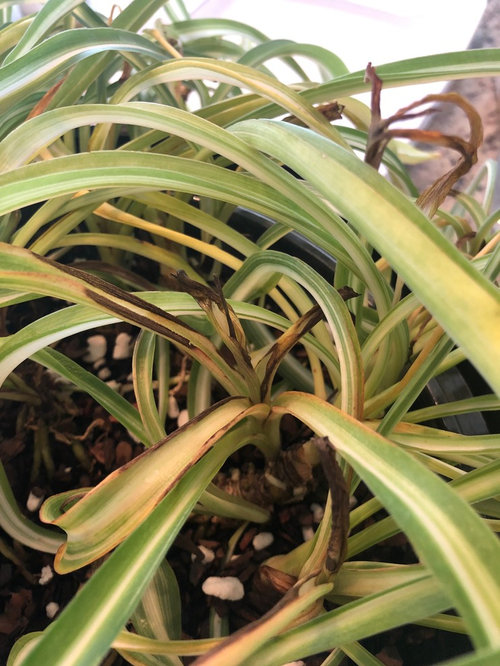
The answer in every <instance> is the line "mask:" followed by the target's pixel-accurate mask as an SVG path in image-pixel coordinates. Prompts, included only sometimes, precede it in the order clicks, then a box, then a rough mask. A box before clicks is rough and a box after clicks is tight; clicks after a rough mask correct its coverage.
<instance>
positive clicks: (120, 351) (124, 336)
mask: <svg viewBox="0 0 500 666" xmlns="http://www.w3.org/2000/svg"><path fill="white" fill-rule="evenodd" d="M131 340H132V336H131V335H129V334H128V333H123V332H122V333H118V335H117V336H116V340H115V346H114V347H113V358H114V359H115V360H121V359H124V358H129V357H130V356H132V347H131V345H130V341H131Z"/></svg>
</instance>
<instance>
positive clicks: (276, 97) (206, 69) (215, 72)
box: [111, 58, 348, 148]
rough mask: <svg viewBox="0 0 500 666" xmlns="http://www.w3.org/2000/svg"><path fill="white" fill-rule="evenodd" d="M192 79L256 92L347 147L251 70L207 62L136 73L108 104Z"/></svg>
mask: <svg viewBox="0 0 500 666" xmlns="http://www.w3.org/2000/svg"><path fill="white" fill-rule="evenodd" d="M186 79H189V80H196V79H215V80H216V81H220V82H223V83H230V84H232V85H241V86H244V87H245V88H247V89H250V90H252V91H253V92H256V93H258V94H260V95H262V96H263V97H266V98H267V99H270V100H271V101H273V102H274V103H276V104H278V105H279V106H281V107H282V108H284V109H286V110H287V111H288V112H289V113H291V114H292V115H293V116H296V117H297V118H298V119H299V120H302V121H303V122H304V123H305V124H306V125H307V126H308V127H312V128H314V129H316V130H317V131H318V132H320V133H322V134H324V135H325V136H327V137H329V138H330V139H332V140H333V141H337V142H338V143H339V144H340V145H343V146H344V147H346V148H347V147H348V146H347V144H346V143H345V141H344V139H343V138H342V137H341V136H340V134H339V132H338V131H337V130H336V129H335V128H334V127H333V126H332V125H330V124H329V122H328V121H327V120H326V119H325V118H324V117H323V116H322V115H321V113H320V112H319V111H317V110H316V109H315V108H314V107H312V106H311V105H309V104H307V103H306V102H304V100H303V99H302V98H301V97H300V95H299V94H298V93H297V92H295V91H294V90H293V89H291V88H290V87H289V86H286V85H285V84H283V83H280V82H279V81H278V80H277V79H274V78H273V77H270V76H267V75H266V74H263V73H262V72H259V71H257V70H255V69H253V68H252V67H246V66H245V65H241V64H239V63H231V62H227V61H220V60H215V59H211V58H182V59H178V60H171V61H169V62H166V63H164V64H163V65H160V66H158V67H155V66H153V67H150V68H147V69H146V70H143V71H142V72H138V73H137V74H135V75H134V76H132V77H131V78H130V79H129V80H128V81H127V82H126V83H124V84H123V85H122V86H121V87H120V89H119V90H118V91H117V93H116V94H115V95H114V96H113V97H112V98H111V103H119V102H128V101H129V100H131V99H132V98H133V97H135V96H136V95H138V94H139V93H140V92H142V91H143V90H147V89H148V88H150V87H151V86H152V85H158V83H168V82H170V81H181V80H186Z"/></svg>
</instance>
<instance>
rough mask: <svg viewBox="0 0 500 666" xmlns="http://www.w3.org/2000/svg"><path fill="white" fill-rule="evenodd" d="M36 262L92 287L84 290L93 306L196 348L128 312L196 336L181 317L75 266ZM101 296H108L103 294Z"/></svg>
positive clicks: (182, 338)
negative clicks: (148, 315)
mask: <svg viewBox="0 0 500 666" xmlns="http://www.w3.org/2000/svg"><path fill="white" fill-rule="evenodd" d="M37 258H38V259H39V260H40V261H42V262H44V263H46V264H48V265H50V266H52V267H55V268H57V269H58V270H60V271H61V272H63V273H66V274H68V275H71V276H72V277H75V278H77V279H78V280H81V281H82V282H84V283H86V284H88V285H90V286H91V287H93V289H88V288H86V287H84V292H85V295H86V296H87V298H89V299H90V300H92V301H93V302H94V303H96V304H98V305H100V306H102V307H104V308H105V309H106V311H108V312H112V313H113V314H116V315H118V316H120V317H122V318H123V319H125V320H126V321H131V322H133V323H135V324H138V325H140V326H142V327H144V328H147V329H149V330H153V331H155V332H156V333H159V334H160V335H162V336H164V337H166V338H168V339H170V340H173V341H175V342H177V343H179V344H181V345H183V346H184V347H186V348H187V349H192V348H193V344H192V343H191V341H190V340H189V339H188V338H187V337H184V336H182V335H180V334H179V333H176V332H175V331H172V330H171V329H170V328H168V327H167V326H166V325H162V324H161V323H159V322H157V321H156V320H154V319H152V318H151V319H150V318H148V317H147V316H146V315H145V314H144V315H143V314H140V313H138V312H136V311H135V310H133V309H129V308H127V304H129V305H131V306H134V307H137V308H140V309H141V310H144V311H145V312H149V313H151V314H152V315H154V316H155V317H158V318H161V319H163V320H164V321H166V322H169V323H172V324H175V325H176V326H179V327H182V329H183V330H184V331H186V334H190V333H193V334H196V335H197V333H196V331H195V329H194V328H191V326H189V325H188V324H185V323H184V322H183V321H181V320H180V319H179V318H178V317H175V316H173V315H171V314H169V313H168V312H165V311H164V310H162V309H161V308H159V307H157V306H156V305H153V304H152V303H148V302H147V301H144V300H143V299H141V298H139V297H138V296H135V295H134V294H131V293H129V292H128V291H124V290H123V289H120V288H119V287H117V286H116V285H114V284H111V283H109V282H106V281H105V280H102V279H101V278H99V277H97V276H95V275H90V274H89V273H85V272H84V271H81V270H79V269H78V268H73V267H72V266H65V265H64V264H58V263H57V262H55V261H52V260H51V259H48V258H47V257H37ZM97 290H99V291H97ZM99 292H105V293H104V294H101V293H99ZM120 301H121V302H120Z"/></svg>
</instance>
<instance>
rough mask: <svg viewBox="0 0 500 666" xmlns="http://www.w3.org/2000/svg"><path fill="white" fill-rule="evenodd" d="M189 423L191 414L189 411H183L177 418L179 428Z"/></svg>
mask: <svg viewBox="0 0 500 666" xmlns="http://www.w3.org/2000/svg"><path fill="white" fill-rule="evenodd" d="M188 421H189V414H188V410H187V409H181V411H180V412H179V416H178V417H177V427H178V428H180V427H181V426H183V425H184V424H186V423H187V422H188Z"/></svg>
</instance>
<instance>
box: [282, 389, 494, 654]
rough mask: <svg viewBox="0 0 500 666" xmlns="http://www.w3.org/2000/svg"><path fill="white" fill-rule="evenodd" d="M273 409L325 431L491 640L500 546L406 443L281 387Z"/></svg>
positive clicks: (478, 634)
mask: <svg viewBox="0 0 500 666" xmlns="http://www.w3.org/2000/svg"><path fill="white" fill-rule="evenodd" d="M274 409H277V410H279V412H280V413H284V412H289V413H291V414H293V415H294V416H296V417H297V418H299V419H300V420H301V421H303V422H304V423H305V424H306V425H308V426H309V427H310V428H311V429H312V430H313V431H314V432H316V433H317V434H318V435H320V436H323V437H328V438H329V439H330V441H331V443H332V445H333V446H334V447H335V449H336V450H337V451H338V452H339V453H340V455H341V456H342V457H344V458H345V459H346V460H347V462H349V464H350V465H352V467H353V468H354V469H355V471H356V472H357V473H358V474H359V475H360V477H361V478H362V479H363V481H364V482H365V483H366V484H367V485H368V487H369V488H370V489H371V490H372V492H373V493H374V494H375V495H376V496H377V497H378V498H379V499H380V501H381V502H383V504H384V505H385V507H386V508H387V510H388V511H389V513H391V515H392V516H393V517H394V519H395V520H396V522H397V523H398V524H399V525H400V527H401V528H402V529H403V530H404V531H405V533H406V534H407V535H408V537H409V539H410V540H411V542H412V544H413V546H414V548H415V550H416V551H417V553H418V554H419V556H420V557H421V558H422V560H423V562H424V563H425V564H426V566H427V567H428V568H429V570H431V571H432V572H433V573H434V574H435V576H436V578H437V580H439V582H440V584H441V585H442V586H443V587H444V589H445V590H446V592H447V593H448V594H449V596H450V598H451V599H452V600H453V602H454V604H455V606H456V607H457V609H458V611H459V613H460V614H461V615H462V617H463V618H464V621H465V622H466V624H467V627H468V629H469V631H470V633H471V635H472V639H473V641H474V643H475V644H476V646H477V647H485V646H495V645H496V646H498V644H499V640H500V632H499V630H498V629H499V626H500V608H499V606H498V602H497V601H498V594H499V592H500V572H499V571H498V567H496V564H494V563H496V562H497V561H498V558H499V556H500V547H499V544H498V541H497V540H496V538H495V537H494V536H493V534H492V532H491V531H490V530H489V529H488V528H487V527H486V526H485V525H484V524H483V523H482V522H481V520H480V519H479V517H478V516H477V514H476V513H475V512H474V511H473V510H472V509H471V508H470V507H469V506H468V504H467V503H466V502H465V501H464V500H462V499H461V498H460V497H459V496H458V495H457V494H456V493H454V492H453V491H451V489H450V488H449V487H448V486H447V485H446V483H444V482H443V481H442V480H440V479H439V478H438V477H437V476H435V475H434V474H432V473H431V472H429V471H428V470H427V469H426V468H425V467H424V466H423V465H421V464H420V463H419V462H417V461H416V460H415V459H413V458H412V457H411V456H409V455H408V454H407V453H406V452H405V451H403V450H402V449H400V448H398V447H397V446H395V445H394V444H393V443H392V442H389V441H388V440H387V439H385V438H383V437H381V436H380V435H377V434H376V433H374V432H373V431H371V430H370V429H369V428H366V426H363V425H362V424H361V423H359V422H358V421H355V420H354V419H352V418H350V417H348V416H347V415H346V414H343V413H342V412H340V411H338V410H337V409H336V408H335V407H333V406H331V405H328V404H326V403H325V402H324V401H321V400H318V399H317V398H316V397H315V396H312V395H307V394H304V393H284V394H283V395H281V396H280V397H279V398H278V399H277V400H276V403H275V408H274ZM422 489H425V492H423V490H422Z"/></svg>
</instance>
